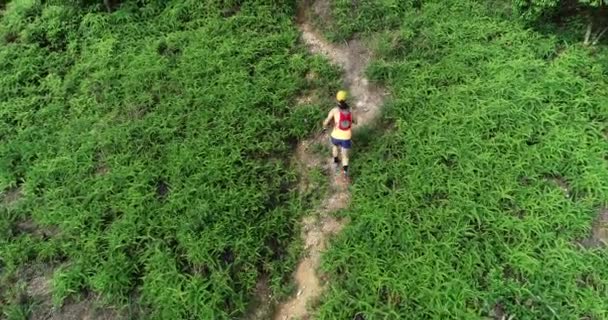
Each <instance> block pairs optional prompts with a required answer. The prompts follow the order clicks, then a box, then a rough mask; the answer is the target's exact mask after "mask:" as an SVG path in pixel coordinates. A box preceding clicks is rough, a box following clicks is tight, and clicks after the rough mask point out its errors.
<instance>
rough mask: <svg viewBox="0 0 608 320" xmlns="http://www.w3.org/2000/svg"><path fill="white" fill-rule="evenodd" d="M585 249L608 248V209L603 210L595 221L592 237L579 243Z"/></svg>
mask: <svg viewBox="0 0 608 320" xmlns="http://www.w3.org/2000/svg"><path fill="white" fill-rule="evenodd" d="M579 243H580V245H582V246H583V247H585V248H597V247H605V246H608V208H602V209H601V210H600V212H599V213H598V215H597V217H596V218H595V220H594V221H593V226H592V228H591V236H589V237H588V238H586V239H583V240H581V241H579Z"/></svg>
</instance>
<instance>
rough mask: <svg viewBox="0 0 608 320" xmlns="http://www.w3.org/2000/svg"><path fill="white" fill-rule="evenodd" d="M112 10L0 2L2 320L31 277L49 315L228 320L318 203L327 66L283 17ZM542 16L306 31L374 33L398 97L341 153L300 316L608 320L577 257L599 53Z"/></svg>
mask: <svg viewBox="0 0 608 320" xmlns="http://www.w3.org/2000/svg"><path fill="white" fill-rule="evenodd" d="M559 3H560V4H563V3H565V2H559ZM581 3H582V4H591V5H592V7H593V4H595V2H589V1H581ZM115 4H116V3H115V2H114V1H97V0H78V1H76V0H54V1H41V0H12V1H10V2H9V3H7V4H5V3H4V1H0V10H2V11H0V14H1V18H0V19H1V20H0V45H1V46H0V138H1V142H2V143H1V144H0V192H1V196H0V318H9V319H25V318H27V317H28V316H31V315H32V314H33V313H36V312H37V309H39V308H40V307H41V306H40V304H44V303H48V302H45V301H40V299H48V297H44V296H36V295H31V292H30V291H32V290H31V288H28V287H29V286H31V280H32V278H33V277H43V278H44V277H46V272H48V274H50V276H51V278H52V280H51V282H52V301H53V303H54V304H55V305H57V306H58V305H61V304H66V303H70V300H71V299H77V298H78V297H86V296H88V295H91V294H92V293H93V294H95V295H98V296H99V297H101V298H103V301H104V302H105V303H107V304H110V305H113V306H116V307H129V308H128V309H129V310H135V311H133V312H132V314H130V315H129V316H130V317H132V318H137V317H139V318H144V319H199V318H200V319H228V318H238V317H240V316H242V315H243V314H244V313H245V312H246V311H245V310H246V309H247V307H248V305H249V303H250V302H251V301H252V300H255V299H252V297H253V295H254V294H255V293H254V292H255V286H256V283H257V282H258V281H259V280H260V279H269V280H268V282H269V285H270V287H271V290H272V292H273V294H274V297H275V299H278V298H281V297H282V296H285V295H286V294H288V293H289V292H290V289H291V288H292V286H291V283H290V280H291V279H290V274H291V271H292V270H293V267H294V265H295V260H296V258H297V256H298V254H299V250H300V245H299V242H298V240H297V235H298V230H297V223H298V221H299V219H300V217H301V216H302V215H303V214H305V213H307V212H308V211H309V210H310V209H311V208H312V207H313V206H314V205H315V203H318V200H319V197H320V196H322V192H323V190H326V187H327V186H322V185H323V180H324V179H325V178H324V177H323V173H322V172H321V171H320V170H312V171H311V172H309V173H308V176H306V177H300V178H301V179H302V181H304V182H306V183H307V184H309V185H308V189H309V191H307V192H308V193H305V194H299V193H298V192H297V190H298V188H297V186H296V183H297V182H298V179H299V178H298V176H297V175H298V173H297V172H296V171H297V168H296V166H295V165H294V164H293V163H292V161H291V159H292V153H293V147H294V146H295V144H296V143H297V141H298V140H301V139H303V138H304V137H308V136H311V134H312V132H313V130H315V129H318V127H317V126H318V124H319V120H320V119H322V118H323V116H324V115H325V112H326V108H325V107H324V106H326V104H327V103H328V102H329V101H328V100H323V99H330V98H331V97H332V96H333V93H334V92H335V91H334V90H335V88H337V87H338V85H339V84H340V82H339V78H338V75H339V74H338V70H336V69H335V68H333V67H331V66H329V65H328V64H327V62H325V61H324V60H323V59H320V58H312V57H310V56H309V55H308V54H307V53H306V52H305V50H304V49H303V48H301V47H300V46H299V45H298V44H297V38H298V32H297V30H296V29H295V27H294V25H293V20H294V19H293V18H294V15H295V7H294V6H295V4H294V3H293V2H292V1H266V0H256V1H237V0H210V1H198V0H183V1H182V0H180V1H178V0H173V1H156V0H138V1H135V0H133V1H125V2H124V3H122V4H121V5H119V6H118V5H116V6H115ZM529 4H533V5H535V6H536V7H535V8H532V7H529V6H528V7H526V6H527V5H529ZM552 4H557V2H556V1H552V0H548V1H527V2H524V1H514V3H511V2H508V1H506V0H491V1H474V0H466V1H465V0H449V1H439V0H429V1H418V0H412V1H396V0H381V1H374V0H359V1H356V2H354V4H353V1H350V0H337V1H333V2H331V5H330V7H331V12H330V13H329V15H330V16H331V17H332V19H331V20H330V21H329V22H327V21H326V23H325V24H319V26H324V27H325V28H326V33H327V35H328V37H329V38H330V39H332V40H334V41H342V40H344V39H348V38H350V37H352V36H354V35H355V34H361V35H362V36H364V37H369V38H373V39H374V40H375V42H376V48H375V49H376V52H377V59H376V61H374V63H373V64H372V65H371V66H370V67H369V70H368V73H369V77H370V78H371V79H372V80H374V81H376V82H379V83H382V84H384V85H386V86H387V87H388V88H389V89H390V91H391V93H392V95H391V101H389V102H388V105H387V106H386V108H385V111H386V113H385V115H384V116H383V119H381V120H380V123H379V124H378V125H377V128H375V130H373V129H374V128H371V130H370V129H369V128H368V130H366V131H363V132H359V133H358V134H357V136H356V139H357V142H356V145H357V149H356V150H355V151H356V152H355V153H354V154H353V156H352V164H351V165H352V167H353V169H354V170H353V173H354V174H355V175H356V176H355V177H354V178H355V179H354V181H355V183H354V185H353V189H352V203H351V208H350V209H349V210H346V211H344V212H340V213H339V214H340V215H346V216H349V217H350V221H351V222H350V224H349V225H347V227H346V228H345V229H344V231H343V232H342V233H341V234H340V235H339V236H338V237H337V238H336V239H335V241H334V243H333V246H332V247H331V249H330V251H329V252H328V253H327V254H325V256H324V264H323V269H324V270H325V271H326V272H327V273H328V274H329V279H330V280H331V282H330V285H329V290H328V291H327V292H326V293H325V296H324V297H323V298H322V299H321V304H320V305H319V306H318V309H317V311H316V316H317V318H319V319H352V318H355V319H359V320H361V319H368V320H369V319H427V318H428V319H479V318H482V317H492V316H495V317H499V316H500V315H501V314H509V315H515V316H516V319H552V318H560V319H607V318H608V311H607V310H608V299H607V298H608V269H607V268H606V265H607V264H608V251H606V249H605V248H599V247H589V246H588V247H585V248H584V247H583V246H581V245H580V243H581V242H584V243H592V242H590V241H587V242H585V241H583V240H584V239H586V238H588V237H589V235H590V229H591V225H592V221H593V219H595V217H596V216H597V214H598V212H599V211H600V210H604V208H606V207H607V206H608V165H607V163H606V159H607V151H606V150H608V142H607V140H606V132H608V80H606V76H607V74H606V70H608V53H607V52H606V51H605V49H604V48H602V46H597V47H594V48H590V47H586V46H583V45H581V41H580V39H583V38H582V37H583V36H584V35H585V29H584V28H581V26H584V25H585V23H581V22H580V21H582V20H581V18H580V17H579V16H575V15H572V16H570V17H569V18H568V19H566V21H565V22H562V24H555V23H553V22H551V23H549V21H550V20H551V18H552V17H551V14H545V12H548V11H547V9H548V8H549V9H550V8H552ZM525 8H528V9H530V10H533V11H534V10H536V11H534V12H532V11H531V12H532V13H533V14H532V13H531V14H528V16H526V13H525V10H523V9H525ZM542 15H544V16H543V17H542V19H541V18H539V17H540V16H542ZM522 16H523V18H524V19H522ZM530 26H533V28H530ZM594 30H596V31H599V30H601V28H599V30H598V27H597V26H596V27H594ZM600 33H601V31H600ZM600 33H597V32H596V36H599V35H600ZM573 35H574V36H573ZM591 39H592V42H593V41H594V40H593V38H591ZM596 44H601V43H599V42H598V43H596ZM301 93H306V94H310V95H311V96H313V97H314V99H313V102H312V103H304V104H302V105H299V106H297V107H296V106H295V105H296V102H295V101H296V97H297V96H298V95H299V94H301ZM319 97H327V98H321V99H318V98H319ZM302 101H307V100H302ZM385 128H390V129H389V130H388V131H385V130H384V129H385ZM314 150H315V151H314V152H320V151H321V150H324V147H323V146H315V149H314ZM38 285H39V284H38ZM42 291H43V290H42ZM357 315H359V317H357Z"/></svg>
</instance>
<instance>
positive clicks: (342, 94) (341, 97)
mask: <svg viewBox="0 0 608 320" xmlns="http://www.w3.org/2000/svg"><path fill="white" fill-rule="evenodd" d="M336 99H337V100H338V101H346V91H344V90H340V91H338V94H336Z"/></svg>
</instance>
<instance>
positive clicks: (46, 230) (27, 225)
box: [14, 219, 59, 239]
mask: <svg viewBox="0 0 608 320" xmlns="http://www.w3.org/2000/svg"><path fill="white" fill-rule="evenodd" d="M14 229H15V231H16V233H17V234H19V233H28V234H31V235H34V236H36V237H39V238H42V239H48V238H50V237H53V236H55V235H57V234H58V233H59V229H57V228H55V227H44V226H40V225H38V224H37V223H36V222H35V221H34V220H32V219H25V220H22V221H19V222H17V223H16V224H15V226H14Z"/></svg>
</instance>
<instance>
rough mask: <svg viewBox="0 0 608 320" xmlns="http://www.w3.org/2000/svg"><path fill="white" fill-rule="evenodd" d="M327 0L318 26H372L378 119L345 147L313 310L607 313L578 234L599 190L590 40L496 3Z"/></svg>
mask: <svg viewBox="0 0 608 320" xmlns="http://www.w3.org/2000/svg"><path fill="white" fill-rule="evenodd" d="M332 6H333V17H334V21H333V27H332V30H331V31H327V32H328V33H329V34H330V35H332V34H333V38H334V39H338V40H339V39H346V38H349V37H352V36H354V35H355V34H356V33H361V34H362V35H364V36H370V37H374V38H375V39H377V48H376V49H377V53H378V58H377V60H376V61H375V62H374V63H373V64H372V65H371V66H370V68H369V70H368V74H369V76H370V78H372V79H373V80H374V81H377V82H380V83H382V84H384V85H386V86H387V87H388V88H389V89H390V91H391V101H389V102H388V106H387V109H386V110H387V112H386V114H385V116H384V119H383V121H389V122H392V123H394V127H393V129H392V130H391V131H389V132H386V133H385V134H383V135H376V136H372V137H371V140H370V141H369V142H368V143H365V144H364V145H363V146H362V147H361V148H359V150H357V153H356V155H354V156H353V159H352V166H353V169H354V172H356V173H357V174H356V177H354V178H355V183H354V186H353V194H352V199H353V200H352V207H351V209H350V210H349V211H348V212H347V214H348V215H349V216H350V218H351V221H352V222H351V223H350V224H349V225H348V226H347V227H346V228H345V229H344V231H343V232H342V233H341V234H340V236H338V238H337V239H336V240H335V241H334V243H333V245H332V247H331V249H330V251H329V252H328V253H327V254H326V255H325V256H324V264H323V269H324V270H325V271H326V272H328V273H329V274H330V278H331V279H332V282H331V286H330V288H329V290H328V291H327V292H326V294H325V296H324V297H323V298H322V299H321V301H322V304H321V306H320V307H319V310H318V311H317V315H316V316H317V318H318V319H352V318H354V317H356V316H357V315H359V316H360V318H359V319H362V318H361V317H364V318H365V319H480V318H483V317H493V316H497V317H500V314H502V313H506V314H509V315H514V316H515V319H606V318H608V313H606V310H608V304H607V302H606V301H607V299H606V298H607V297H608V296H607V293H606V292H607V291H606V288H607V287H608V273H607V272H606V268H605V265H606V263H607V262H608V252H607V251H606V250H605V249H603V248H595V249H584V248H582V247H581V246H579V245H578V241H579V240H580V239H583V238H586V237H588V236H589V234H590V229H591V224H592V221H593V219H594V218H595V217H596V215H597V213H598V211H599V210H600V209H601V208H603V207H605V206H606V205H607V200H608V171H607V170H606V168H607V165H606V150H607V147H608V143H607V141H606V137H605V134H604V132H605V130H606V129H607V126H608V107H607V106H608V104H607V102H608V90H607V89H606V88H607V87H608V86H607V81H606V77H605V76H606V75H605V71H604V70H605V69H606V66H607V64H606V62H607V60H606V52H605V50H604V49H602V48H597V49H595V50H589V49H587V48H584V47H582V46H580V45H578V44H577V43H576V42H571V41H565V40H564V39H563V38H561V37H559V36H558V35H551V34H539V33H537V32H536V31H534V30H530V29H527V28H526V27H524V26H523V25H521V24H520V22H518V21H517V20H516V19H515V18H512V17H511V16H510V15H508V14H506V13H505V12H503V11H501V12H496V10H493V9H492V8H498V7H502V8H504V7H505V6H504V4H503V3H500V6H499V5H498V3H497V6H488V5H487V4H486V3H481V2H476V1H448V2H445V1H425V2H419V3H416V2H399V3H397V2H393V1H380V2H378V1H358V2H357V6H355V7H353V6H351V5H350V2H347V1H335V2H333V3H332ZM371 7H373V10H371V9H370V8H371ZM336 26H337V27H336ZM378 130H380V129H378ZM556 181H561V182H559V183H558V182H556ZM564 184H566V185H567V186H568V188H569V189H570V196H567V195H566V194H565V193H564V191H563V185H564Z"/></svg>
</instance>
